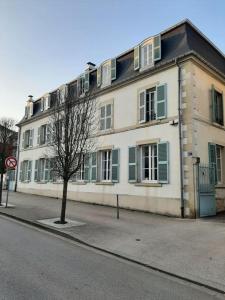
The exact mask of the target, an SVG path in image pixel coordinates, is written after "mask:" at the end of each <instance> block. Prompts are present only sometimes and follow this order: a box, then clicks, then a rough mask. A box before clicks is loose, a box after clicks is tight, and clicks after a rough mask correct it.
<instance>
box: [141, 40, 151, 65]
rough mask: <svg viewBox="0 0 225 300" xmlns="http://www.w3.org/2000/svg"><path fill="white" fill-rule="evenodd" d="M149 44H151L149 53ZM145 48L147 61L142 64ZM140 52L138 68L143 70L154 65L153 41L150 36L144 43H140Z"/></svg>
mask: <svg viewBox="0 0 225 300" xmlns="http://www.w3.org/2000/svg"><path fill="white" fill-rule="evenodd" d="M150 46H151V55H150ZM145 49H146V55H147V57H146V59H147V63H146V64H144V61H145V57H144V51H145ZM140 50H141V51H140V54H141V68H140V70H145V69H148V68H150V67H153V66H154V42H153V38H151V39H150V40H148V41H146V42H145V43H143V44H142V45H141V49H140Z"/></svg>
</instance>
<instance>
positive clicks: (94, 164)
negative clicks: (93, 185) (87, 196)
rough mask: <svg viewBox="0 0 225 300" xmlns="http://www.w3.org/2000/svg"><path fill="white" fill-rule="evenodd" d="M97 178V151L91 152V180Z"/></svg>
mask: <svg viewBox="0 0 225 300" xmlns="http://www.w3.org/2000/svg"><path fill="white" fill-rule="evenodd" d="M96 180H97V152H93V153H91V181H96Z"/></svg>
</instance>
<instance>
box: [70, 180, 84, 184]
mask: <svg viewBox="0 0 225 300" xmlns="http://www.w3.org/2000/svg"><path fill="white" fill-rule="evenodd" d="M70 183H71V184H73V185H86V184H87V182H85V181H70Z"/></svg>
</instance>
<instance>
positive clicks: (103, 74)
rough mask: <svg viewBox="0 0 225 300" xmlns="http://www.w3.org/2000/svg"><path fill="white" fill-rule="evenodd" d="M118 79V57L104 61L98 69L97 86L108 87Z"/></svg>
mask: <svg viewBox="0 0 225 300" xmlns="http://www.w3.org/2000/svg"><path fill="white" fill-rule="evenodd" d="M115 79H116V58H113V59H110V60H108V61H106V62H105V63H103V64H102V65H101V66H100V67H98V69H97V86H98V87H100V86H101V87H102V88H104V87H106V86H108V85H111V83H112V81H113V80H115Z"/></svg>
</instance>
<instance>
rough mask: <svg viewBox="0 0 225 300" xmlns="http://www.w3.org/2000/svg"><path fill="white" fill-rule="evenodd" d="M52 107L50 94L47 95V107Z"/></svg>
mask: <svg viewBox="0 0 225 300" xmlns="http://www.w3.org/2000/svg"><path fill="white" fill-rule="evenodd" d="M50 107H51V95H50V94H49V95H48V96H47V108H50Z"/></svg>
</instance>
